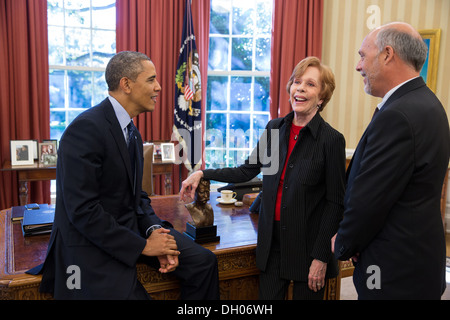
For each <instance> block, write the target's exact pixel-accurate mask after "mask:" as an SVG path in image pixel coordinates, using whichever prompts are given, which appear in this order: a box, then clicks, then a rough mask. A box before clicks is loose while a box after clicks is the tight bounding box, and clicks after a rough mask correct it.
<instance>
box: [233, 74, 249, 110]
mask: <svg viewBox="0 0 450 320" xmlns="http://www.w3.org/2000/svg"><path fill="white" fill-rule="evenodd" d="M251 90H252V78H251V77H231V86H230V110H236V111H250V109H251V96H252V95H251Z"/></svg>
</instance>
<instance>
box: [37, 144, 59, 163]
mask: <svg viewBox="0 0 450 320" xmlns="http://www.w3.org/2000/svg"><path fill="white" fill-rule="evenodd" d="M56 157H57V150H56V140H54V141H50V140H48V141H46V142H41V143H39V163H41V164H43V165H47V166H53V165H55V166H56Z"/></svg>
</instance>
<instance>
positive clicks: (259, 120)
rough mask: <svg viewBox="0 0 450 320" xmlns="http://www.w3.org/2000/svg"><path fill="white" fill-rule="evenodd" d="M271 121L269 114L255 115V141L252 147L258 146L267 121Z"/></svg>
mask: <svg viewBox="0 0 450 320" xmlns="http://www.w3.org/2000/svg"><path fill="white" fill-rule="evenodd" d="M268 122H269V115H268V114H256V115H254V116H253V143H252V149H253V148H254V147H256V144H257V143H258V141H259V139H260V138H261V135H262V134H263V132H264V129H265V128H266V125H267V123H268Z"/></svg>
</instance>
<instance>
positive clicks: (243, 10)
mask: <svg viewBox="0 0 450 320" xmlns="http://www.w3.org/2000/svg"><path fill="white" fill-rule="evenodd" d="M253 12H254V9H253V3H252V1H248V0H240V1H234V2H233V34H236V35H238V34H239V35H241V34H244V35H245V34H253V27H254V24H253V19H254V16H253Z"/></svg>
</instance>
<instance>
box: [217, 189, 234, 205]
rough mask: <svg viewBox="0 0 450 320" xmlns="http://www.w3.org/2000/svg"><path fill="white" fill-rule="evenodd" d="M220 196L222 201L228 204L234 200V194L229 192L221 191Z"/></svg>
mask: <svg viewBox="0 0 450 320" xmlns="http://www.w3.org/2000/svg"><path fill="white" fill-rule="evenodd" d="M220 196H221V198H222V200H223V201H225V202H230V201H231V200H233V199H234V198H236V192H233V191H231V190H222V191H221V192H220Z"/></svg>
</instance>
